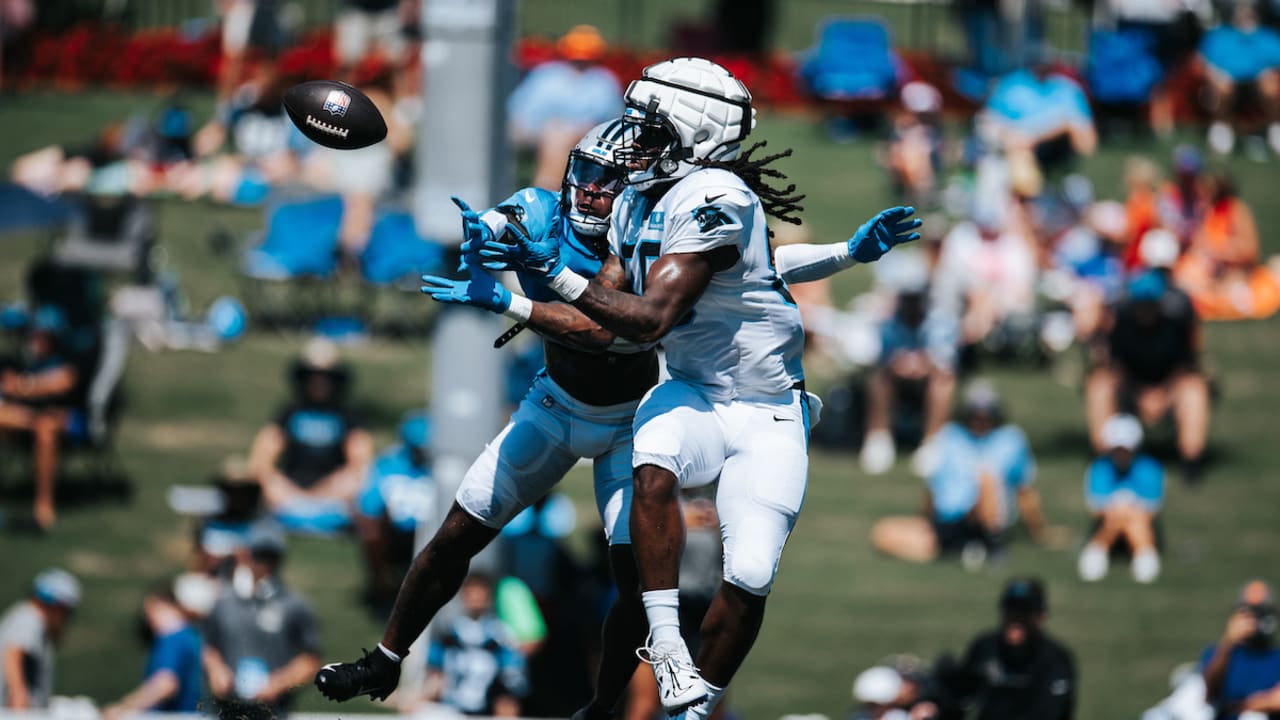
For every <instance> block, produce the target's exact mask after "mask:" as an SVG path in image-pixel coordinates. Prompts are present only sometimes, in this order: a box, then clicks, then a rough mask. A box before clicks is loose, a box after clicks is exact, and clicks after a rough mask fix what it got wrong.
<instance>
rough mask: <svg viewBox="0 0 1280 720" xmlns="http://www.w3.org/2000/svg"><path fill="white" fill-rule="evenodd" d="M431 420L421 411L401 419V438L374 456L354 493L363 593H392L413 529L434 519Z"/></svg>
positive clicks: (381, 598) (409, 553)
mask: <svg viewBox="0 0 1280 720" xmlns="http://www.w3.org/2000/svg"><path fill="white" fill-rule="evenodd" d="M430 437H431V425H430V421H429V420H428V419H427V417H426V415H425V414H423V413H413V414H410V415H409V416H407V417H406V418H405V419H404V420H403V421H402V422H401V423H400V442H399V444H396V445H393V446H391V447H390V448H388V449H387V450H386V451H385V452H383V453H382V455H380V456H378V458H377V459H376V460H374V462H373V465H372V467H370V469H369V476H368V478H367V479H366V480H365V484H364V488H363V489H362V490H361V491H360V494H359V495H358V496H357V497H356V518H355V525H356V532H357V534H358V535H359V537H360V545H361V546H362V547H363V549H364V557H365V562H366V564H367V565H368V570H369V587H368V592H367V595H368V599H369V600H370V601H371V602H375V603H379V602H385V601H388V600H391V599H393V598H394V597H395V592H396V588H397V587H399V586H400V579H399V578H397V577H395V572H394V570H395V569H399V568H401V566H403V565H407V564H408V563H409V562H411V561H412V560H413V539H414V533H415V532H416V531H417V528H418V526H419V525H420V524H422V523H425V522H431V521H433V520H435V519H436V515H437V513H436V484H435V482H434V481H433V480H432V478H431V456H430V454H429V451H428V449H427V447H428V444H429V443H430Z"/></svg>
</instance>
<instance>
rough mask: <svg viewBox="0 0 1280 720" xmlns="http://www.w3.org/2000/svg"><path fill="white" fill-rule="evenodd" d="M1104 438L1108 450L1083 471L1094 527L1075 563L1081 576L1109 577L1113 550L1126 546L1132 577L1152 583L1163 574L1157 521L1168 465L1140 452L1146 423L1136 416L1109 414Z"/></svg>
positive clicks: (1086, 498) (1085, 577)
mask: <svg viewBox="0 0 1280 720" xmlns="http://www.w3.org/2000/svg"><path fill="white" fill-rule="evenodd" d="M1102 441H1103V444H1104V445H1106V447H1107V452H1106V454H1105V455H1102V456H1101V457H1099V458H1098V459H1096V460H1094V461H1093V462H1092V463H1090V465H1089V469H1088V471H1086V472H1085V479H1084V498H1085V504H1086V505H1087V506H1088V507H1089V512H1090V514H1091V515H1092V516H1093V523H1094V527H1093V531H1092V534H1091V535H1090V537H1089V540H1088V542H1086V543H1085V546H1084V549H1083V550H1081V552H1080V559H1079V562H1078V563H1077V570H1078V572H1079V573H1080V579H1081V580H1084V581H1085V582H1095V581H1097V580H1101V579H1102V578H1103V577H1105V576H1106V574H1107V565H1108V560H1109V558H1110V555H1111V551H1112V550H1113V549H1114V548H1115V547H1116V546H1117V545H1123V546H1124V547H1125V548H1126V549H1127V550H1128V551H1129V553H1130V554H1131V556H1132V558H1133V563H1132V565H1131V566H1130V570H1131V571H1132V573H1133V579H1134V580H1137V581H1138V582H1140V583H1151V582H1154V581H1155V579H1156V578H1157V577H1159V575H1160V555H1159V553H1158V552H1157V551H1156V528H1155V521H1156V515H1157V514H1158V513H1159V512H1160V506H1161V504H1162V503H1163V502H1164V469H1163V468H1161V467H1160V463H1159V462H1157V461H1156V460H1155V458H1153V457H1151V456H1150V455H1146V454H1144V453H1140V452H1138V448H1139V447H1140V446H1141V445H1142V423H1141V422H1139V421H1138V418H1136V417H1134V416H1132V415H1113V416H1111V417H1109V418H1107V421H1106V422H1105V423H1103V424H1102Z"/></svg>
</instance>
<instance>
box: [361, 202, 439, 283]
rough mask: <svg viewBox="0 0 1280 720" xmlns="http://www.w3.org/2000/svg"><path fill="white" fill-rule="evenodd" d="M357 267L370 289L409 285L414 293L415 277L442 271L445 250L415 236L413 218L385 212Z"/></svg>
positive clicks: (374, 228)
mask: <svg viewBox="0 0 1280 720" xmlns="http://www.w3.org/2000/svg"><path fill="white" fill-rule="evenodd" d="M360 265H361V271H362V272H363V274H364V279H365V280H366V281H367V282H369V283H372V284H373V285H394V284H398V283H401V282H402V281H408V284H410V285H412V286H413V289H414V290H415V291H416V290H417V285H418V282H417V280H418V276H420V275H422V274H423V273H429V272H430V273H434V272H437V271H439V270H440V269H442V268H443V265H444V249H443V248H442V247H441V246H440V244H439V243H434V242H431V241H430V240H425V239H423V238H422V237H420V236H419V235H418V231H417V228H416V227H414V224H413V215H411V214H409V213H407V212H387V213H384V214H383V215H382V216H381V217H379V218H378V219H377V221H376V222H375V223H374V225H373V232H372V233H370V235H369V244H368V245H366V246H365V249H364V253H363V254H362V255H361V256H360Z"/></svg>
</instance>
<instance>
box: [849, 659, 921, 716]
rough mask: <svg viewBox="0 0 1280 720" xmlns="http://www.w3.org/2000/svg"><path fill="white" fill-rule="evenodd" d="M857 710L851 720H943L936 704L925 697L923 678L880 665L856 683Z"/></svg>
mask: <svg viewBox="0 0 1280 720" xmlns="http://www.w3.org/2000/svg"><path fill="white" fill-rule="evenodd" d="M853 699H854V701H855V702H857V703H858V706H857V709H856V710H854V713H853V715H851V716H850V717H849V720H933V719H934V718H938V717H941V716H940V715H939V708H938V706H937V704H936V703H934V702H933V701H932V700H930V699H928V698H926V697H925V683H924V681H923V678H922V677H920V676H919V675H918V674H915V673H904V672H901V671H899V670H898V669H896V668H892V667H887V666H884V665H877V666H876V667H873V668H868V669H867V670H863V671H862V672H861V673H859V674H858V677H856V678H854V680H853Z"/></svg>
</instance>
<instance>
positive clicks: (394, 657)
mask: <svg viewBox="0 0 1280 720" xmlns="http://www.w3.org/2000/svg"><path fill="white" fill-rule="evenodd" d="M378 649H379V650H381V651H382V654H383V655H386V656H387V657H389V658H391V659H392V660H395V661H396V662H400V661H401V660H403V659H404V658H402V657H400V656H399V655H397V654H395V653H393V652H391V651H390V650H388V649H387V646H386V645H383V644H382V643H378Z"/></svg>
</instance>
